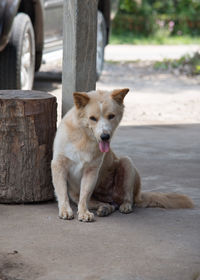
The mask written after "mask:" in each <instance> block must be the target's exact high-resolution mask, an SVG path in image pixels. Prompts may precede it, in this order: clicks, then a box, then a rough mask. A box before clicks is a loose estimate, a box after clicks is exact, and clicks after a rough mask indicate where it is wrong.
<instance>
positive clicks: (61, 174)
mask: <svg viewBox="0 0 200 280" xmlns="http://www.w3.org/2000/svg"><path fill="white" fill-rule="evenodd" d="M67 166H68V159H67V158H66V157H64V156H58V157H57V159H53V160H52V162H51V171H52V179H53V185H54V188H55V194H56V197H57V200H58V208H59V217H60V218H61V219H66V220H71V219H73V218H74V215H73V211H72V209H71V207H70V203H69V197H68V194H67Z"/></svg>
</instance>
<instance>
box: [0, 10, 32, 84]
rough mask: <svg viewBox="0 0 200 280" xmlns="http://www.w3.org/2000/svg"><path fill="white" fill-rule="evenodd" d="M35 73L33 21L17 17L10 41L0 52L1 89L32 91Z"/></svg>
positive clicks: (26, 16)
mask: <svg viewBox="0 0 200 280" xmlns="http://www.w3.org/2000/svg"><path fill="white" fill-rule="evenodd" d="M34 73H35V39H34V31H33V26H32V23H31V19H30V17H29V16H28V15H26V14H24V13H19V14H17V15H16V16H15V18H14V21H13V26H12V31H11V37H10V40H9V42H8V44H7V46H6V48H5V49H4V50H3V51H2V52H0V89H22V90H30V89H32V86H33V80H34Z"/></svg>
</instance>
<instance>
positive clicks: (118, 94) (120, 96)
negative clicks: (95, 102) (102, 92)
mask: <svg viewBox="0 0 200 280" xmlns="http://www.w3.org/2000/svg"><path fill="white" fill-rule="evenodd" d="M128 92H129V89H128V88H123V89H114V90H113V91H112V94H111V97H112V98H113V99H114V100H115V101H116V102H117V103H118V104H119V105H122V104H123V101H124V97H125V96H126V94H127V93H128Z"/></svg>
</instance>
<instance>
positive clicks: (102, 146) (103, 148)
mask: <svg viewBox="0 0 200 280" xmlns="http://www.w3.org/2000/svg"><path fill="white" fill-rule="evenodd" d="M99 149H100V151H101V152H102V153H107V152H108V151H109V149H110V143H109V142H108V141H101V142H99Z"/></svg>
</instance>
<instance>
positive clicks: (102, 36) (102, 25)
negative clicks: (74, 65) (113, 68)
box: [96, 11, 107, 80]
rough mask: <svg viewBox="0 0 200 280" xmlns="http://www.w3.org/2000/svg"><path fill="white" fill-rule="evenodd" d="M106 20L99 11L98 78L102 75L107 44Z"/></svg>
mask: <svg viewBox="0 0 200 280" xmlns="http://www.w3.org/2000/svg"><path fill="white" fill-rule="evenodd" d="M106 37H107V34H106V22H105V19H104V16H103V14H102V13H101V12H100V11H98V14H97V57H96V72H97V80H98V78H99V77H100V75H101V72H102V70H103V63H104V48H105V45H106Z"/></svg>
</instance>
